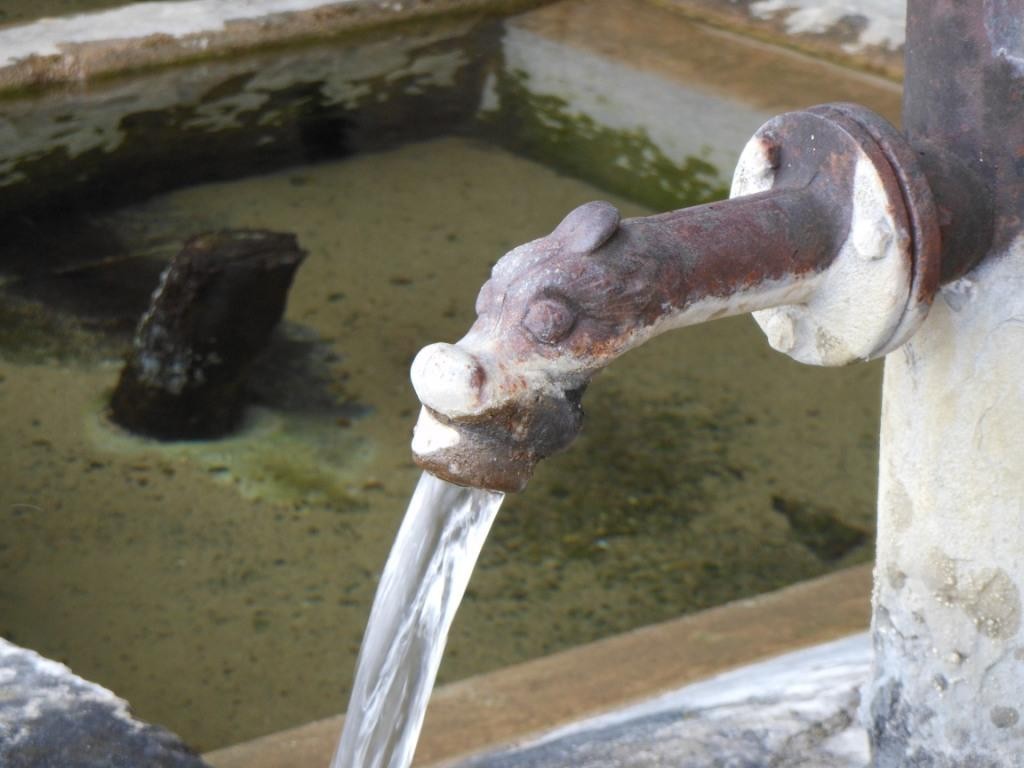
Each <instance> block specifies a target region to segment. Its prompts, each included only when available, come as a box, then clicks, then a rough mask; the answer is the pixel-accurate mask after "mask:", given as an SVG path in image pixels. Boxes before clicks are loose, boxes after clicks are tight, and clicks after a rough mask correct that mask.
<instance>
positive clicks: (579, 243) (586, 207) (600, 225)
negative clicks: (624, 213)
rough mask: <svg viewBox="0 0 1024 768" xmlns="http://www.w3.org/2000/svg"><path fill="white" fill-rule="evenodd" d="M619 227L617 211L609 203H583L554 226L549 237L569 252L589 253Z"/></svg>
mask: <svg viewBox="0 0 1024 768" xmlns="http://www.w3.org/2000/svg"><path fill="white" fill-rule="evenodd" d="M618 228H619V211H618V209H617V208H616V207H615V206H614V205H612V204H611V203H606V202H604V201H601V200H597V201H595V202H592V203H584V204H583V205H581V206H580V207H579V208H577V209H576V210H574V211H572V212H571V213H570V214H569V215H568V216H566V217H565V218H564V219H562V223H561V224H559V225H558V226H557V227H555V231H554V232H552V233H551V238H552V239H553V240H557V241H558V242H559V243H560V244H561V246H562V248H563V249H565V250H566V251H569V252H571V253H589V252H590V251H595V250H597V249H598V248H600V247H601V246H602V245H604V243H605V242H607V240H608V238H610V237H611V236H612V235H614V234H615V230H617V229H618Z"/></svg>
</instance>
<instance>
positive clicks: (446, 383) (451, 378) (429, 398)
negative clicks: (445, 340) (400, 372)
mask: <svg viewBox="0 0 1024 768" xmlns="http://www.w3.org/2000/svg"><path fill="white" fill-rule="evenodd" d="M410 377H411V378H412V386H413V389H415V390H416V396H417V397H418V398H419V399H420V402H421V403H423V404H424V405H425V406H427V407H428V408H430V409H432V410H434V411H437V412H439V413H443V414H444V415H445V416H448V417H450V418H457V417H459V416H469V415H472V414H475V413H479V412H480V410H481V409H482V408H483V407H484V405H485V402H484V392H483V390H484V385H485V384H486V382H487V373H486V371H485V369H484V367H483V365H482V364H481V363H480V361H479V360H478V359H477V358H476V357H475V356H474V355H473V354H472V353H470V352H468V351H466V350H465V349H463V348H462V347H457V346H455V345H454V344H431V345H430V346H428V347H424V348H423V349H421V350H420V352H419V354H418V355H416V359H415V360H413V362H412V370H411V371H410Z"/></svg>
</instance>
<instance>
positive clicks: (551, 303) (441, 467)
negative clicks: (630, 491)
mask: <svg viewBox="0 0 1024 768" xmlns="http://www.w3.org/2000/svg"><path fill="white" fill-rule="evenodd" d="M641 221H643V220H639V219H637V220H632V221H631V222H620V219H619V212H618V211H617V210H616V209H615V207H614V206H612V205H611V204H609V203H604V202H593V203H587V204H585V205H582V206H580V207H579V208H577V209H576V210H574V211H572V212H571V213H570V214H569V215H568V216H566V217H565V219H564V220H563V221H562V222H561V224H559V225H558V227H556V228H555V230H554V231H553V232H552V233H551V234H550V235H548V236H546V237H542V238H540V239H538V240H534V241H532V242H530V243H527V244H525V245H522V246H519V247H518V248H516V249H514V250H512V251H510V252H509V253H508V254H506V255H505V256H504V257H503V258H502V259H501V260H500V261H498V263H497V264H496V265H495V266H494V269H493V271H492V274H491V279H490V280H488V281H487V282H486V283H485V284H484V285H483V287H482V288H481V290H480V294H479V296H478V297H477V301H476V311H477V320H476V322H475V323H474V324H473V326H472V328H470V330H469V333H467V334H466V336H465V337H463V338H462V339H461V340H460V341H459V342H458V343H457V344H454V345H453V344H433V345H431V346H429V347H426V348H424V349H423V350H422V351H421V352H420V353H419V355H417V357H416V360H415V361H414V362H413V366H412V381H413V386H414V387H415V389H416V393H417V395H418V396H419V398H420V400H421V402H422V403H423V406H424V407H423V410H422V412H421V414H420V419H419V422H418V424H417V426H416V432H415V436H414V439H413V453H414V455H415V458H416V460H417V462H418V463H419V464H420V465H421V466H423V467H424V468H425V469H427V470H429V471H431V472H433V473H434V474H437V475H439V476H440V477H443V478H445V479H448V480H450V481H452V482H456V483H460V484H470V485H476V486H480V487H486V488H490V489H493V490H501V491H516V490H521V489H522V488H523V487H524V486H525V485H526V482H527V481H528V480H529V478H530V476H531V474H532V472H533V467H534V466H535V465H536V463H537V462H538V461H539V460H540V459H542V458H545V457H546V456H549V455H551V454H552V453H555V452H557V451H559V450H562V449H563V448H565V447H566V446H567V445H568V444H569V443H570V442H571V441H572V439H573V438H574V437H575V436H576V434H577V433H578V432H579V430H580V426H581V424H582V419H583V410H582V407H581V404H580V401H581V397H582V395H583V391H584V389H585V388H586V386H587V383H588V382H589V381H590V379H591V377H592V376H593V375H594V374H595V373H596V372H597V371H598V370H599V369H600V368H602V367H604V366H605V365H607V364H608V362H610V360H612V359H613V358H615V357H617V356H618V355H619V354H621V353H622V352H624V351H626V349H628V348H630V347H632V346H634V345H635V344H637V343H639V342H640V341H642V340H643V339H644V338H647V336H649V333H648V332H646V331H647V329H649V327H650V326H651V325H653V324H654V323H656V322H657V320H658V318H659V317H661V316H662V315H663V314H664V308H665V301H666V300H667V297H668V296H669V295H670V293H671V290H669V286H668V285H667V283H666V281H660V280H659V279H658V274H657V273H658V272H659V271H661V263H660V260H658V259H656V258H655V259H652V258H651V253H652V249H651V243H650V242H649V240H650V238H649V237H645V236H644V232H643V231H642V230H643V229H644V228H643V227H642V226H641V225H639V224H638V223H639V222H641ZM628 224H632V225H633V226H632V227H630V226H625V225H628ZM668 282H671V281H668Z"/></svg>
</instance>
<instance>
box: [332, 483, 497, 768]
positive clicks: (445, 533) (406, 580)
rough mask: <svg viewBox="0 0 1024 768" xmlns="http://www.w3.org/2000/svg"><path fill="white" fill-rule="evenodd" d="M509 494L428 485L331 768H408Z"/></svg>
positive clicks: (372, 625) (371, 627) (409, 519)
mask: <svg viewBox="0 0 1024 768" xmlns="http://www.w3.org/2000/svg"><path fill="white" fill-rule="evenodd" d="M503 499H504V494H501V493H493V492H491V491H483V490H479V489H476V488H463V487H460V486H457V485H452V484H451V483H448V482H445V481H444V480H440V479H438V478H436V477H434V476H433V475H431V474H428V473H426V472H424V473H423V475H422V476H421V477H420V481H419V483H418V484H417V486H416V490H415V492H414V493H413V495H412V499H411V500H410V502H409V508H408V510H406V513H405V519H404V520H403V521H402V526H401V528H400V529H399V531H398V536H397V537H396V538H395V543H394V545H393V546H392V548H391V554H390V555H389V556H388V561H387V564H386V565H385V566H384V573H383V575H382V576H381V580H380V586H378V588H377V595H376V597H375V598H374V600H373V609H372V610H371V612H370V621H369V623H368V624H367V625H366V634H365V635H364V636H363V645H362V649H361V650H360V652H359V661H358V663H357V665H356V678H355V683H354V684H353V686H352V698H351V700H350V701H349V707H348V714H347V716H346V717H345V726H344V729H343V730H342V734H341V741H340V742H339V744H338V750H337V752H336V753H335V755H334V760H332V761H331V768H407V766H408V765H409V764H410V763H411V762H412V756H413V751H414V750H415V749H416V742H417V740H418V738H419V733H420V728H421V727H422V725H423V716H424V714H425V713H426V709H427V700H428V699H429V698H430V691H431V689H432V688H433V687H434V679H435V678H436V676H437V668H438V667H439V666H440V664H441V654H442V652H443V651H444V646H445V641H446V640H447V638H448V629H449V627H451V624H452V619H454V618H455V612H456V611H457V610H458V608H459V603H460V602H461V601H462V596H463V594H464V593H465V591H466V585H467V584H468V583H469V577H470V575H471V574H472V573H473V566H474V565H475V564H476V561H477V558H478V557H479V555H480V550H481V548H482V547H483V545H484V540H485V539H486V538H487V533H488V532H489V531H490V529H491V524H492V523H493V522H494V517H495V515H497V513H498V508H499V507H500V506H501V502H502V500H503Z"/></svg>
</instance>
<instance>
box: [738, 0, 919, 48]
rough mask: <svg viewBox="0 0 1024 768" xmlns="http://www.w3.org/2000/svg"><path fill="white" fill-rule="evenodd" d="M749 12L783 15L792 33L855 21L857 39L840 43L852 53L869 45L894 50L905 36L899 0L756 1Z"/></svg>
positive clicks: (826, 30) (825, 29) (903, 10)
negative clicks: (857, 29)
mask: <svg viewBox="0 0 1024 768" xmlns="http://www.w3.org/2000/svg"><path fill="white" fill-rule="evenodd" d="M750 11H751V13H753V14H754V16H757V17H758V18H762V19H773V18H775V17H777V16H782V17H784V19H785V25H786V31H787V32H789V33H790V34H792V35H803V34H827V33H829V32H831V31H833V30H834V29H836V27H838V26H839V25H840V24H841V23H842V22H843V21H844V20H851V19H852V20H855V21H856V22H857V23H858V25H859V27H860V29H859V31H858V33H857V39H856V41H854V42H851V43H846V44H844V46H843V48H844V49H845V50H847V51H849V52H851V53H855V52H857V51H861V50H864V49H865V48H871V47H881V48H888V49H890V50H897V49H899V48H900V47H901V46H902V45H903V41H904V39H905V38H906V21H905V16H906V3H905V2H900V1H899V0H757V2H754V3H752V4H751V6H750Z"/></svg>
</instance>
